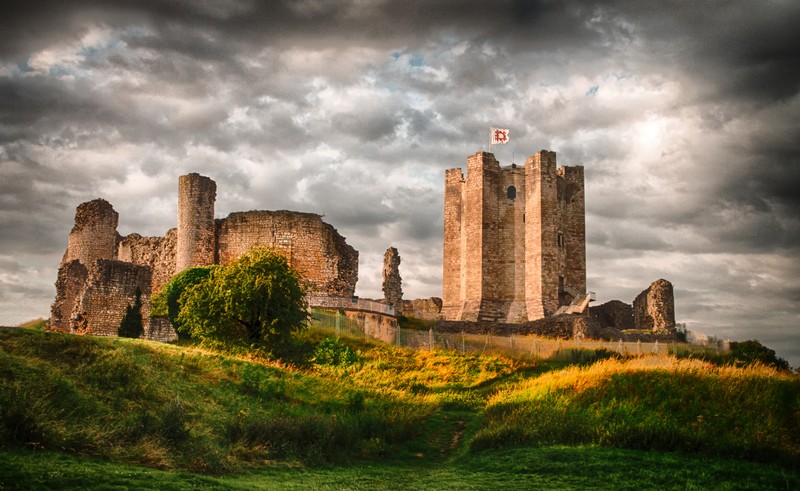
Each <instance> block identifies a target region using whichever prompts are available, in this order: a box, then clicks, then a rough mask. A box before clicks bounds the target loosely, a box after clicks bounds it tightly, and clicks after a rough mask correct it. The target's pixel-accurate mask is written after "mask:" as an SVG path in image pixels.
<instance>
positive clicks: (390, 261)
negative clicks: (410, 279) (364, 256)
mask: <svg viewBox="0 0 800 491" xmlns="http://www.w3.org/2000/svg"><path fill="white" fill-rule="evenodd" d="M382 288H383V298H384V301H385V302H386V304H387V305H391V306H392V307H394V312H395V314H397V315H403V280H402V279H401V278H400V254H399V253H398V252H397V249H396V248H394V247H390V248H388V249H386V252H385V253H384V255H383V286H382Z"/></svg>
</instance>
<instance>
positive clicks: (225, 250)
mask: <svg viewBox="0 0 800 491" xmlns="http://www.w3.org/2000/svg"><path fill="white" fill-rule="evenodd" d="M215 200H216V183H215V182H214V181H213V180H211V179H209V178H208V177H205V176H201V175H199V174H195V173H192V174H188V175H185V176H181V177H180V178H179V181H178V227H177V228H173V229H171V230H169V231H168V232H167V233H166V234H165V235H164V236H163V237H142V236H141V235H139V234H135V233H134V234H130V235H128V236H126V237H122V236H120V234H119V233H118V232H117V225H118V221H119V214H118V213H117V212H116V211H114V208H113V207H112V206H111V204H110V203H109V202H108V201H105V200H103V199H96V200H93V201H89V202H86V203H83V204H81V205H79V206H78V208H77V210H76V213H75V224H74V226H73V228H72V231H71V232H70V234H69V242H68V246H67V250H66V252H65V253H64V258H63V259H62V261H61V265H60V267H59V270H58V278H57V280H56V298H55V301H54V302H53V306H52V308H51V316H50V323H49V325H48V328H49V329H50V330H55V331H64V332H77V333H86V334H95V335H105V336H116V335H117V330H118V328H119V325H120V322H121V321H122V317H123V316H124V314H125V310H126V307H127V306H129V305H131V304H132V303H133V300H134V297H135V295H136V291H137V290H139V292H140V294H141V301H142V318H143V319H142V320H143V326H144V331H145V332H144V337H145V338H149V339H155V340H161V341H167V340H170V339H174V337H175V332H174V330H173V329H172V327H171V326H170V325H169V323H168V322H167V321H166V320H165V319H158V318H150V317H149V315H148V314H149V311H150V296H151V295H152V294H154V293H157V292H158V291H160V290H161V287H162V286H163V285H164V284H165V283H166V282H167V281H169V279H170V278H171V277H172V276H173V275H175V274H176V273H179V272H181V271H183V270H184V269H187V268H191V267H195V266H204V265H210V264H228V263H230V262H231V261H233V260H235V259H236V258H238V257H240V256H241V255H243V254H245V253H246V252H247V251H248V250H249V249H250V248H252V247H253V246H267V247H274V248H275V249H276V250H278V251H279V252H281V253H282V254H283V255H284V256H286V258H287V260H288V262H289V264H290V265H291V266H292V267H293V268H295V269H297V270H298V271H299V272H300V273H301V274H302V276H303V278H304V280H305V281H306V282H307V286H308V292H309V294H313V295H322V296H332V297H352V296H353V295H354V293H355V285H356V281H357V280H358V252H357V251H356V250H355V249H354V248H353V247H352V246H350V245H348V244H347V242H346V241H345V238H344V237H342V236H341V235H339V233H338V232H337V231H336V229H335V228H333V227H332V226H331V225H329V224H327V223H325V222H324V221H322V217H321V216H320V215H316V214H313V213H300V212H292V211H248V212H236V213H231V214H230V215H228V217H226V218H223V219H215V218H214V202H215Z"/></svg>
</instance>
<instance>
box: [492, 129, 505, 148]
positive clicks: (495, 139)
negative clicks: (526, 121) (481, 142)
mask: <svg viewBox="0 0 800 491" xmlns="http://www.w3.org/2000/svg"><path fill="white" fill-rule="evenodd" d="M491 131H492V145H497V144H501V143H508V132H509V130H508V129H503V128H492V129H491Z"/></svg>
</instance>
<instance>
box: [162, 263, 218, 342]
mask: <svg viewBox="0 0 800 491" xmlns="http://www.w3.org/2000/svg"><path fill="white" fill-rule="evenodd" d="M217 267H218V266H216V265H212V266H198V267H195V268H189V269H186V270H183V271H181V272H180V273H178V274H176V275H175V276H173V277H172V278H171V279H170V280H169V281H168V282H167V283H166V284H165V285H164V286H163V287H162V288H161V291H160V292H158V293H157V294H155V295H153V296H152V297H151V299H150V302H151V308H150V316H151V317H154V316H167V318H168V319H169V322H170V323H171V324H172V326H173V327H174V328H175V331H176V332H177V333H178V337H180V338H181V339H187V338H189V337H190V336H189V333H188V332H187V331H186V329H183V327H182V324H181V322H180V320H179V319H178V315H179V314H180V309H181V307H180V302H181V296H182V295H183V293H184V292H185V291H186V290H187V289H188V288H189V287H191V286H193V285H196V284H198V283H200V282H202V281H203V280H205V279H206V278H208V276H209V275H210V274H211V271H212V270H213V269H214V268H217Z"/></svg>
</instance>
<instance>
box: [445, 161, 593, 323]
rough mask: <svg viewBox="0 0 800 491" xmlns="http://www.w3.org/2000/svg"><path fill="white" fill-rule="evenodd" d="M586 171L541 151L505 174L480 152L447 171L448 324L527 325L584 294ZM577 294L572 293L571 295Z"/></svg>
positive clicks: (508, 168)
mask: <svg viewBox="0 0 800 491" xmlns="http://www.w3.org/2000/svg"><path fill="white" fill-rule="evenodd" d="M585 243H586V237H585V204H584V174H583V167H581V166H575V167H561V168H557V165H556V154H555V152H549V151H544V150H542V151H540V152H537V153H536V154H534V155H532V156H531V157H529V158H528V159H527V161H526V163H525V165H524V166H522V167H518V166H516V165H511V166H509V167H500V164H499V163H498V162H497V160H496V159H495V157H494V155H492V154H491V153H488V152H478V153H476V154H475V155H471V156H469V157H468V159H467V172H466V177H465V176H464V174H463V173H462V172H461V169H449V170H447V171H446V172H445V206H444V247H443V251H444V256H443V268H442V294H443V297H442V300H443V307H442V312H443V314H444V316H445V318H447V319H451V320H467V321H470V320H471V321H499V322H515V323H519V322H524V321H527V320H534V319H539V318H542V317H546V316H549V315H553V314H554V313H555V312H556V310H558V308H559V307H560V306H561V305H564V304H568V303H569V301H570V300H571V297H569V298H567V297H566V296H565V295H564V293H565V292H566V291H575V290H577V291H579V292H581V293H582V292H585V290H586V252H585V251H586V246H585ZM568 287H572V288H568Z"/></svg>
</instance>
